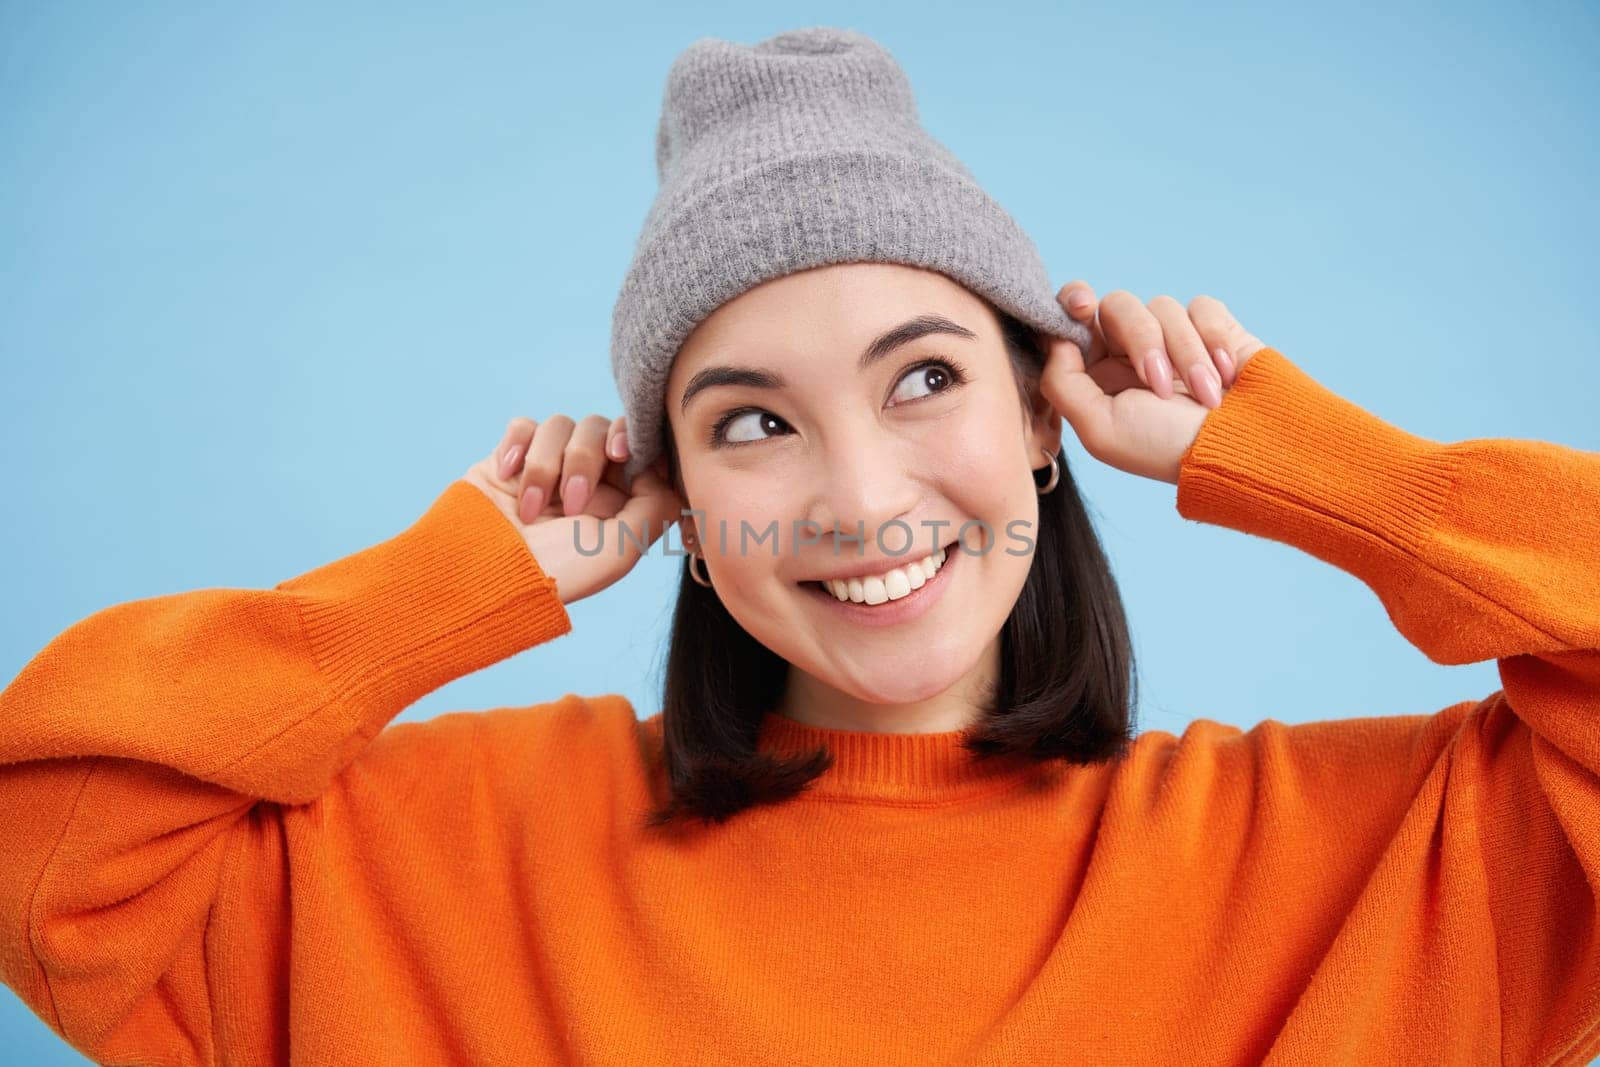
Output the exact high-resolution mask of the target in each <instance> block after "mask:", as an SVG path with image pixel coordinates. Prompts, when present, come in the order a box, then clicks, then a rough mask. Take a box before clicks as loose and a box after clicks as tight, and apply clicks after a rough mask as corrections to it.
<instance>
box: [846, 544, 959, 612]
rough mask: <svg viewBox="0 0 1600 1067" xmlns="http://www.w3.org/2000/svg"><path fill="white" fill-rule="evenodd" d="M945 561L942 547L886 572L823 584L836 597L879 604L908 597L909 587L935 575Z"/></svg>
mask: <svg viewBox="0 0 1600 1067" xmlns="http://www.w3.org/2000/svg"><path fill="white" fill-rule="evenodd" d="M944 560H945V550H944V549H942V548H941V549H939V551H937V552H935V553H934V554H933V555H931V556H924V557H923V558H922V559H919V560H917V561H915V562H913V563H906V564H903V565H901V566H899V567H896V568H894V569H893V570H892V571H889V572H888V573H887V574H877V575H873V576H872V577H870V578H841V579H834V580H832V581H826V582H823V583H822V584H823V587H824V588H826V589H827V590H828V591H829V592H830V593H832V594H833V595H834V596H835V597H836V598H838V599H839V600H853V601H855V602H856V603H857V604H882V603H885V602H887V601H890V600H899V599H900V598H901V597H903V596H909V595H910V594H911V592H912V590H914V589H921V588H922V587H923V586H924V585H927V584H928V579H930V578H932V577H933V576H934V575H935V574H937V573H938V572H939V568H940V567H941V566H943V565H944Z"/></svg>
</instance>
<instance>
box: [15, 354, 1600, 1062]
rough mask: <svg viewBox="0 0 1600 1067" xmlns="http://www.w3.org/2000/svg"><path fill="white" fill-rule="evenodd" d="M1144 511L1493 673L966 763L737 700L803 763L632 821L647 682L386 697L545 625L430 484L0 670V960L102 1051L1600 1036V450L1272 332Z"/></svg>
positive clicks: (474, 520)
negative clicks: (1362, 398) (297, 551)
mask: <svg viewBox="0 0 1600 1067" xmlns="http://www.w3.org/2000/svg"><path fill="white" fill-rule="evenodd" d="M1177 510H1178V512H1179V514H1180V515H1182V516H1183V517H1185V518H1188V519H1195V520H1200V521H1203V522H1210V523H1217V524H1221V525H1224V526H1228V527H1231V528H1233V529H1236V530H1240V531H1243V532H1245V533H1248V534H1254V535H1257V536H1261V537H1267V538H1272V539H1275V540H1279V541H1283V542H1286V543H1288V544H1292V545H1298V546H1299V547H1301V548H1303V549H1305V550H1306V551H1307V552H1310V553H1312V554H1314V555H1316V556H1318V557H1319V558H1321V559H1323V560H1326V561H1327V562H1330V563H1332V564H1334V565H1336V566H1339V567H1341V568H1343V569H1344V570H1346V571H1348V572H1349V573H1351V574H1352V575H1354V576H1356V577H1357V578H1359V579H1360V580H1361V581H1363V582H1365V583H1366V584H1367V585H1368V586H1370V587H1371V588H1372V589H1373V591H1374V592H1376V593H1377V595H1378V596H1379V598H1381V600H1382V602H1383V604H1384V606H1385V608H1386V609H1387V610H1388V612H1389V616H1390V618H1391V619H1392V620H1393V622H1394V624H1395V625H1396V626H1397V627H1398V628H1399V630H1400V632H1401V633H1402V634H1404V635H1405V636H1406V637H1407V638H1408V639H1409V640H1410V641H1411V642H1413V643H1414V644H1415V645H1416V646H1417V647H1418V648H1419V649H1421V650H1422V652H1423V653H1425V654H1426V655H1427V656H1428V657H1429V658H1430V659H1433V660H1434V661H1436V662H1439V663H1469V662H1473V661H1478V660H1484V659H1488V658H1490V657H1493V658H1496V659H1497V660H1498V663H1499V670H1500V679H1501V681H1502V683H1503V685H1504V688H1503V689H1501V690H1497V691H1496V692H1494V693H1491V694H1489V695H1488V696H1486V697H1484V698H1483V699H1482V700H1479V701H1465V702H1462V703H1459V704H1454V705H1451V706H1450V707H1446V708H1443V709H1442V710H1439V711H1436V712H1434V713H1432V714H1416V715H1405V716H1388V717H1376V718H1358V719H1347V720H1339V721H1330V722H1317V723H1308V724H1305V725H1297V726H1289V725H1285V724H1283V723H1280V722H1277V721H1274V720H1270V719H1269V720H1267V721H1264V722H1262V723H1260V724H1259V725H1257V726H1256V727H1254V728H1253V729H1250V730H1248V731H1240V730H1238V729H1236V728H1234V727H1231V726H1226V725H1222V724H1219V723H1216V722H1213V721H1209V720H1203V719H1202V720H1196V721H1194V722H1193V723H1192V724H1190V725H1189V726H1188V727H1187V728H1185V729H1184V731H1183V733H1182V735H1181V736H1174V735H1172V734H1169V733H1165V732H1162V731H1158V730H1151V731H1146V732H1144V733H1142V734H1140V735H1139V736H1138V737H1137V738H1136V740H1135V744H1134V747H1133V750H1132V752H1131V754H1130V755H1129V757H1128V758H1127V759H1125V760H1123V761H1121V762H1119V763H1117V764H1114V765H1107V766H1100V767H1087V768H1053V767H1046V768H1031V769H1024V770H1020V771H1019V770H1016V769H1008V770H1004V771H1003V772H1001V773H995V772H994V771H993V770H990V769H985V770H980V769H978V768H977V767H975V766H973V765H971V764H969V763H968V761H967V759H966V758H965V756H964V753H963V752H962V750H960V749H959V747H958V745H957V740H958V737H959V735H958V734H955V733H941V734H923V735H895V734H870V733H848V732H840V731H827V730H819V729H815V728H811V727H806V726H802V725H800V724H798V723H794V722H792V721H791V720H787V719H779V718H776V717H773V716H770V715H769V716H768V718H767V719H766V720H765V722H764V726H763V734H762V745H763V746H764V747H765V746H772V747H773V748H774V749H776V750H780V751H785V752H792V751H798V750H800V749H803V748H806V747H809V746H811V745H813V744H814V743H816V742H825V743H826V744H828V745H829V746H830V747H831V748H832V750H833V752H834V755H835V758H836V760H837V765H836V766H835V768H834V769H833V770H831V771H829V772H828V773H827V774H826V775H825V776H824V777H823V779H822V780H821V781H820V782H818V783H817V784H816V786H815V787H814V788H813V790H812V791H810V792H808V793H806V794H804V795H802V796H801V797H798V798H796V799H794V800H793V801H791V802H788V803H785V804H781V805H778V806H776V807H767V808H758V809H754V810H751V811H747V812H745V813H743V814H741V815H739V816H736V817H735V818H734V819H733V820H731V821H730V822H728V823H726V824H724V825H723V826H721V827H719V828H712V829H703V830H697V831H695V832H694V833H692V834H689V835H687V836H681V837H674V836H670V835H667V836H663V835H659V834H651V833H648V832H646V831H644V830H642V829H641V828H640V821H641V817H642V815H643V814H644V812H645V811H646V810H647V809H648V808H649V807H650V806H652V805H653V804H654V803H655V802H657V801H659V800H660V799H662V797H663V796H664V794H662V793H660V792H659V789H660V788H661V783H660V781H659V778H658V777H657V772H656V771H655V770H654V769H653V768H654V764H653V763H652V762H650V761H649V760H648V759H647V754H648V752H649V745H650V743H651V742H652V740H653V739H654V738H656V737H657V736H658V730H659V726H660V718H659V716H655V717H652V718H650V719H648V720H646V721H644V722H642V723H641V722H640V721H639V720H638V719H637V717H636V715H635V713H634V709H633V708H632V707H631V706H630V705H629V704H628V702H627V701H626V700H625V698H623V697H621V696H620V695H617V694H602V695H598V696H594V697H588V698H585V697H580V696H577V695H575V694H571V693H567V694H564V695H562V696H561V697H559V698H558V699H555V700H552V701H550V702H548V703H544V704H537V705H534V706H531V707H505V708H495V709H492V710H488V711H484V712H475V713H467V712H456V713H452V714H445V715H440V716H437V717H435V718H433V719H430V720H428V721H425V722H407V723H397V724H394V725H393V726H390V727H389V728H388V729H385V726H386V724H388V723H389V722H390V720H391V719H393V718H394V717H395V716H396V715H398V714H399V713H400V712H401V711H402V710H404V709H405V708H406V707H407V706H408V705H410V704H411V703H413V702H414V701H416V700H417V699H418V698H419V697H421V696H423V695H424V694H426V693H429V692H431V691H432V690H434V689H436V688H438V687H439V686H441V685H443V684H445V683H446V682H449V681H451V680H452V679H455V678H459V677H461V676H462V675H465V674H468V673H470V672H472V671H475V670H478V669H480V668H482V667H486V666H488V665H490V664H492V663H495V662H497V661H499V660H503V659H505V658H506V657H508V656H511V655H513V654H515V653H517V652H519V651H522V650H523V649H527V648H531V647H533V646H535V645H539V644H542V643H545V642H549V641H551V640H553V639H555V638H557V637H559V636H561V635H562V634H564V633H566V632H567V631H568V630H569V628H570V622H569V620H568V617H567V614H566V612H565V610H564V609H563V607H562V605H561V603H560V601H559V600H558V599H557V596H556V592H555V588H554V585H553V583H552V581H551V579H550V578H548V577H547V576H546V575H545V574H544V573H543V572H542V571H541V569H540V567H539V565H538V563H537V561H536V560H535V559H534V558H533V557H532V555H531V554H530V553H529V552H528V551H527V550H526V548H525V546H524V543H523V541H522V540H521V538H520V537H519V536H518V534H517V533H516V531H515V530H514V529H513V528H512V527H511V525H510V524H509V523H507V522H506V520H505V519H504V518H503V517H502V516H501V515H500V514H499V513H498V512H497V511H496V510H495V509H494V507H493V506H492V505H491V504H490V503H489V502H488V501H487V500H486V499H484V498H483V496H482V495H481V494H480V493H479V492H478V491H477V490H476V489H474V488H472V487H471V486H469V485H467V484H466V483H462V482H457V483H453V484H452V485H450V486H449V487H448V488H447V489H446V490H445V491H444V492H443V493H442V494H441V495H440V496H439V497H438V498H437V500H436V501H435V502H434V503H433V504H432V506H431V507H430V508H429V509H428V511H427V512H426V513H425V514H423V515H422V516H421V518H420V519H419V520H418V521H417V522H416V523H415V524H414V525H412V526H411V527H409V528H408V529H406V530H404V531H403V532H401V533H400V534H398V535H397V536H395V537H393V538H391V539H389V540H387V541H383V542H381V543H379V544H376V545H374V546H372V547H370V548H367V549H365V550H363V551H359V552H356V553H354V554H353V555H350V556H347V557H345V558H343V559H340V560H337V561H335V562H333V563H330V564H327V565H326V566H323V567H320V568H318V569H316V570H313V571H310V572H308V573H306V574H303V575H300V576H299V577H296V578H292V579H290V580H288V581H286V582H283V583H282V584H280V585H278V586H276V587H274V588H272V589H270V590H255V589H201V590H196V591H192V592H186V593H178V594H173V595H170V596H161V597H154V598H151V599H146V600H137V601H132V602H129V603H125V604H118V605H115V606H112V607H109V608H106V609H104V610H102V611H100V612H97V613H96V614H94V615H91V616H89V617H88V618H85V619H83V620H82V621H80V622H78V623H76V624H75V625H73V626H71V627H69V628H68V629H67V630H66V631H64V632H63V633H62V634H60V635H59V636H58V637H56V638H55V639H54V640H52V641H51V642H50V643H49V644H48V645H47V646H46V647H45V648H44V649H43V650H42V651H41V652H40V653H39V654H38V655H37V656H36V657H35V658H34V659H33V660H32V661H31V662H29V663H28V664H27V665H26V667H25V668H24V669H23V670H22V672H21V674H20V675H19V676H18V677H17V678H16V679H15V680H14V681H13V682H12V683H11V684H10V685H9V687H8V688H6V689H5V690H4V692H3V693H0V811H3V813H4V818H3V819H0V857H3V859H0V977H3V978H4V980H5V982H6V984H7V985H9V986H10V987H11V988H13V989H14V990H16V992H17V993H18V994H19V995H20V996H21V997H22V999H23V1000H24V1001H25V1002H26V1003H27V1004H28V1005H29V1007H30V1008H32V1010H33V1011H35V1012H36V1013H37V1014H38V1015H39V1016H40V1017H41V1018H43V1019H44V1020H45V1021H46V1022H48V1023H49V1024H50V1025H51V1026H52V1027H53V1028H54V1029H55V1030H56V1031H57V1032H58V1033H60V1034H61V1035H62V1036H63V1037H64V1038H65V1039H66V1040H67V1041H68V1042H70V1043H71V1044H72V1045H73V1046H75V1047H76V1048H78V1049H80V1050H82V1051H83V1052H84V1053H86V1054H88V1055H90V1056H92V1057H94V1058H95V1059H98V1060H101V1061H104V1062H112V1063H163V1064H177V1063H184V1064H191V1063H193V1064H198V1063H205V1064H212V1063H228V1064H266V1063H288V1062H290V1057H291V1053H292V1055H293V1059H294V1062H296V1063H305V1064H318V1065H320V1064H347V1063H348V1064H395V1065H400V1064H406V1065H410V1064H474V1065H477V1064H506V1065H518V1067H523V1065H527V1064H534V1063H546V1062H585V1063H626V1064H640V1063H650V1064H678V1063H685V1064H687V1063H703V1062H708V1061H710V1062H737V1063H741V1064H794V1063H818V1064H821V1063H863V1064H873V1065H881V1064H890V1063H907V1064H910V1063H916V1064H926V1063H945V1062H956V1063H984V1064H1024V1063H1026V1064H1033V1063H1045V1062H1073V1063H1108V1064H1110V1063H1115V1064H1143V1063H1174V1062H1182V1063H1185V1064H1245V1063H1260V1062H1267V1063H1274V1064H1319V1065H1320V1064H1333V1063H1338V1064H1379V1063H1402V1062H1403V1063H1451V1064H1467V1063H1472V1064H1476V1063H1485V1064H1487V1063H1500V1062H1502V1061H1503V1062H1507V1063H1517V1064H1534V1063H1537V1064H1558V1063H1559V1064H1567V1063H1581V1062H1584V1061H1585V1060H1587V1059H1588V1057H1590V1056H1591V1055H1593V1054H1595V1053H1596V1051H1600V925H1597V916H1596V909H1595V903H1596V887H1597V886H1600V651H1597V649H1600V454H1597V453H1589V452H1581V451H1577V450H1573V449H1568V448H1563V447H1560V446H1557V445H1553V444H1546V443H1541V442H1537V441H1521V440H1499V439H1479V440H1470V441H1461V442H1457V443H1454V444H1439V443H1434V442H1431V441H1427V440H1424V439H1422V438H1418V437H1415V436H1412V435H1410V434H1408V433H1406V432H1404V431H1402V430H1399V429H1396V428H1395V427H1393V426H1391V425H1389V424H1388V423H1386V422H1384V421H1382V420H1380V419H1379V418H1377V417H1376V416H1374V415H1372V414H1371V413H1369V412H1367V411H1365V410H1364V409H1362V408H1360V407H1357V406H1355V405H1354V404H1351V403H1350V402H1348V401H1345V400H1343V399H1341V398H1340V397H1338V396H1336V395H1334V394H1333V393H1331V392H1329V391H1328V390H1326V389H1325V388H1323V387H1322V386H1320V385H1319V384H1318V383H1317V382H1316V381H1314V380H1313V379H1312V378H1310V377H1309V376H1307V375H1306V374H1305V373H1304V372H1303V371H1301V370H1300V369H1299V368H1298V367H1296V366H1295V365H1294V364H1293V363H1291V362H1290V361H1289V360H1288V359H1287V358H1285V357H1284V356H1283V355H1282V354H1281V353H1279V352H1277V351H1276V350H1273V349H1267V350H1264V351H1262V352H1261V353H1259V354H1258V355H1257V356H1256V357H1255V358H1254V359H1253V360H1251V361H1250V362H1249V363H1248V364H1247V365H1246V367H1245V369H1244V372H1243V374H1242V375H1241V376H1240V379H1239V381H1238V383H1237V384H1236V385H1235V387H1234V388H1233V389H1232V390H1231V391H1230V392H1229V394H1228V396H1227V399H1226V401H1225V402H1224V404H1223V405H1222V407H1221V408H1219V409H1217V410H1216V411H1213V412H1212V413H1211V414H1210V415H1209V416H1208V417H1207V419H1206V422H1205V424H1204V425H1203V427H1202V429H1201V432H1200V435H1199V438H1198V439H1197V441H1196V442H1195V444H1194V446H1193V447H1192V449H1191V450H1190V451H1189V453H1188V454H1187V455H1186V456H1185V458H1184V462H1183V467H1182V473H1181V476H1180V480H1179V483H1178V487H1177ZM647 565H648V564H647ZM543 654H546V655H548V654H549V653H548V652H545V653H543ZM1349 666H1350V665H1348V664H1341V663H1340V662H1339V659H1338V656H1337V654H1336V653H1333V652H1330V653H1329V654H1328V655H1327V656H1326V657H1324V661H1323V662H1308V663H1307V665H1306V672H1307V678H1308V682H1311V683H1313V684H1314V675H1315V673H1316V672H1318V671H1325V670H1337V669H1344V668H1348V667H1349Z"/></svg>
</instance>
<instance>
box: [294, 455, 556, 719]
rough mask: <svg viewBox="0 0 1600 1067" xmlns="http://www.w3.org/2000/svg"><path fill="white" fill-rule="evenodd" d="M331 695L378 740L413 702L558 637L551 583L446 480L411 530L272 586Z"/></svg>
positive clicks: (470, 489) (498, 520) (501, 518)
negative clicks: (295, 615) (357, 709)
mask: <svg viewBox="0 0 1600 1067" xmlns="http://www.w3.org/2000/svg"><path fill="white" fill-rule="evenodd" d="M278 588H279V589H282V590H285V591H287V592H292V593H294V594H296V595H297V597H299V598H300V603H301V619H302V622H303V624H304V626H305V631H306V636H307V639H308V641H309V642H310V645H311V647H312V649H313V651H314V653H315V655H316V658H317V663H318V666H319V667H320V668H321V669H322V671H323V673H324V675H325V676H326V677H327V679H328V681H329V683H330V685H331V686H332V689H333V700H334V701H335V702H341V701H356V702H358V703H359V704H360V705H361V712H362V718H363V719H367V720H370V721H371V722H372V723H373V725H372V726H371V728H370V729H369V730H366V731H363V733H367V734H370V733H376V732H377V729H379V728H381V726H382V724H383V723H384V722H387V721H388V720H389V719H390V718H393V717H394V716H395V715H397V714H399V713H400V712H401V711H403V710H404V709H405V708H406V707H407V706H409V705H410V704H412V703H415V702H416V701H417V700H418V699H420V698H421V697H423V696H425V695H426V694H428V693H430V692H432V691H433V690H435V689H437V688H439V687H440V686H442V685H444V684H445V683H446V682H450V681H453V680H455V679H456V678H460V677H462V676H464V675H467V674H471V673H472V672H473V671H476V670H479V669H481V668H483V667H487V666H489V665H491V664H494V663H498V662H499V661H500V660H503V659H505V658H507V657H509V656H511V655H514V654H515V653H517V652H520V651H522V650H523V649H526V648H531V647H532V646H534V645H537V644H539V643H541V642H543V641H548V640H550V639H552V638H555V637H558V636H560V635H562V634H565V633H567V632H568V631H570V630H571V629H572V621H571V619H570V618H568V616H567V612H566V608H565V606H564V605H563V604H562V603H561V599H560V596H559V595H558V592H557V589H556V583H555V580H554V579H552V578H551V577H549V576H548V575H547V574H545V572H544V570H543V569H542V568H541V567H540V566H539V563H538V561H537V560H536V559H535V558H534V556H533V553H532V552H531V551H530V550H529V548H528V545H527V543H526V542H525V541H524V540H523V539H522V536H521V535H520V534H519V533H518V532H517V530H516V529H515V528H514V527H513V526H512V524H511V520H510V519H508V518H507V517H506V516H505V515H503V514H501V513H500V511H499V509H498V508H496V507H495V506H494V504H493V502H492V501H490V500H489V499H488V498H487V497H485V496H484V495H483V492H482V491H481V490H480V489H478V488H477V487H476V486H474V485H472V484H471V483H470V482H466V481H463V480H460V479H457V480H456V481H454V482H452V483H451V484H450V485H449V486H448V487H447V488H446V489H445V490H444V492H443V493H442V494H440V496H439V497H438V498H437V499H436V500H435V501H434V502H433V504H432V505H431V506H430V507H429V508H428V510H427V511H426V512H425V513H424V514H423V515H422V517H421V518H419V519H418V520H417V521H416V522H415V523H414V524H412V525H411V526H410V527H409V528H407V529H406V530H404V531H402V532H401V533H399V534H397V535H396V536H394V537H392V538H390V539H389V540H387V541H383V542H380V543H378V544H376V545H373V546H372V547H370V548H367V549H364V550H362V551H360V552H356V553H354V554H353V555H349V556H346V557H344V558H343V559H339V560H335V561H334V562H332V563H329V564H327V565H325V566H323V567H319V568H317V569H316V570H312V571H308V572H306V573H305V574H302V575H300V576H299V577H297V578H293V579H290V580H289V581H286V582H283V583H281V584H280V585H279V586H278Z"/></svg>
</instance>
